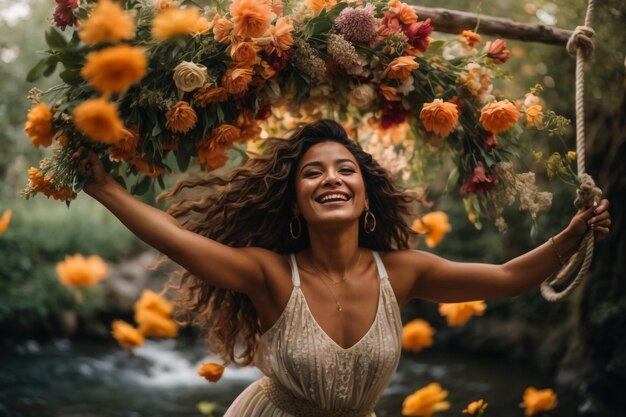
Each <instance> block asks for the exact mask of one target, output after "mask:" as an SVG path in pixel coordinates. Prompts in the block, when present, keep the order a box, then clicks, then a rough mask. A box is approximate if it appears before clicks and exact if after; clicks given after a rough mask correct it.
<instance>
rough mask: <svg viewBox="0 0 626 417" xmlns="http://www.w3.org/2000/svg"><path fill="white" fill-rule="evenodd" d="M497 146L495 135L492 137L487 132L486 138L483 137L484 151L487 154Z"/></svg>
mask: <svg viewBox="0 0 626 417" xmlns="http://www.w3.org/2000/svg"><path fill="white" fill-rule="evenodd" d="M498 145H499V143H498V141H497V140H496V135H494V134H493V133H491V132H487V136H486V137H485V142H484V143H483V146H484V148H485V151H487V152H489V151H491V150H492V149H493V148H495V147H496V146H498Z"/></svg>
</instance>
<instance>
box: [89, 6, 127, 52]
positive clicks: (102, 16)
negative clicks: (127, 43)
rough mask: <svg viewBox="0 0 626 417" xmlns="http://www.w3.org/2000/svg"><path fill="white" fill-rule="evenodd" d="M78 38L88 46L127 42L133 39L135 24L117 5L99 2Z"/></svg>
mask: <svg viewBox="0 0 626 417" xmlns="http://www.w3.org/2000/svg"><path fill="white" fill-rule="evenodd" d="M78 36H79V37H80V39H81V40H82V41H83V42H85V43H86V44H88V45H95V44H98V43H101V42H119V41H122V40H129V39H133V38H134V37H135V23H134V22H133V18H132V17H131V16H130V15H128V14H127V13H125V12H124V9H122V6H121V5H120V4H119V3H114V2H112V1H110V0H100V1H99V2H98V4H97V5H96V7H95V8H94V9H93V12H92V13H91V16H89V18H88V19H87V20H86V21H85V22H83V24H82V27H81V29H80V31H79V32H78Z"/></svg>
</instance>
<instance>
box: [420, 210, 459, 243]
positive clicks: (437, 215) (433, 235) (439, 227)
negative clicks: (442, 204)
mask: <svg viewBox="0 0 626 417" xmlns="http://www.w3.org/2000/svg"><path fill="white" fill-rule="evenodd" d="M411 228H412V229H413V230H414V231H415V232H417V233H419V234H425V235H426V246H428V247H429V248H434V247H435V246H437V245H438V244H439V243H440V242H441V241H442V240H443V238H444V236H445V234H446V233H448V232H449V231H450V230H451V229H452V227H451V226H450V223H448V215H447V214H446V213H444V212H443V211H431V212H430V213H426V214H425V215H424V216H422V218H421V219H417V220H415V221H414V222H413V225H412V226H411Z"/></svg>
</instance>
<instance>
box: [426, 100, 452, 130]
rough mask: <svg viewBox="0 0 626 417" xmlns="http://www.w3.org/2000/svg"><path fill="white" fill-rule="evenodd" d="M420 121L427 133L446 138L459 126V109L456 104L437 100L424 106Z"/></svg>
mask: <svg viewBox="0 0 626 417" xmlns="http://www.w3.org/2000/svg"><path fill="white" fill-rule="evenodd" d="M420 119H421V120H422V123H424V127H425V128H426V130H427V131H429V132H435V133H437V134H438V135H440V136H443V137H446V136H448V135H449V134H450V132H452V131H453V130H454V129H455V128H456V127H457V126H458V125H459V109H458V107H457V105H456V104H454V103H449V102H445V101H443V100H442V99H440V98H437V99H435V100H433V102H432V103H425V104H424V107H423V108H422V111H421V112H420Z"/></svg>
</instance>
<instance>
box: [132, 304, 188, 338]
mask: <svg viewBox="0 0 626 417" xmlns="http://www.w3.org/2000/svg"><path fill="white" fill-rule="evenodd" d="M135 321H136V322H137V324H138V325H139V328H138V330H139V332H140V333H141V334H143V335H144V336H146V337H176V336H177V335H178V326H177V325H176V322H174V320H172V319H170V318H168V317H165V316H163V315H162V314H160V313H159V312H157V311H155V310H149V309H140V310H135Z"/></svg>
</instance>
